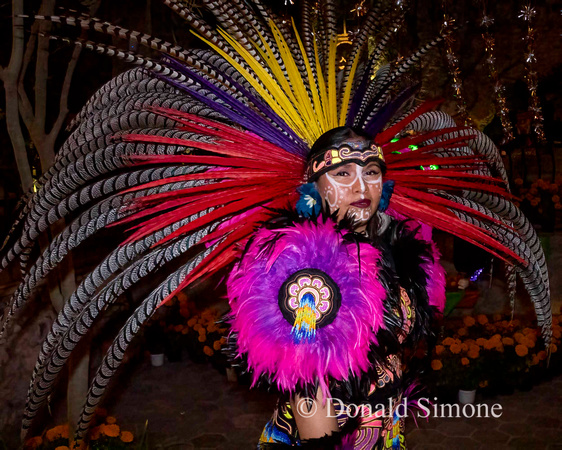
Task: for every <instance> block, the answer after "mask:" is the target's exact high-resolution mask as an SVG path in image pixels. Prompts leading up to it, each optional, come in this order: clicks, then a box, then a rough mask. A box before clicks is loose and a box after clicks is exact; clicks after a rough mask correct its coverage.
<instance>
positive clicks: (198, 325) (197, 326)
mask: <svg viewBox="0 0 562 450" xmlns="http://www.w3.org/2000/svg"><path fill="white" fill-rule="evenodd" d="M200 328H201V324H200V323H198V322H196V323H195V325H193V329H194V330H195V331H199V329H200Z"/></svg>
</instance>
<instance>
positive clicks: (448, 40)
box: [441, 0, 474, 127]
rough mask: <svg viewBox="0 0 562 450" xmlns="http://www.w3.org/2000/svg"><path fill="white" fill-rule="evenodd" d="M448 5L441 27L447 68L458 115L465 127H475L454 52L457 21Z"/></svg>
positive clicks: (444, 1)
mask: <svg viewBox="0 0 562 450" xmlns="http://www.w3.org/2000/svg"><path fill="white" fill-rule="evenodd" d="M447 3H448V2H447V0H443V2H442V6H443V11H444V13H443V24H442V26H441V35H442V36H443V37H444V39H445V51H446V60H447V67H448V69H449V74H450V75H451V78H452V83H451V85H452V87H453V92H454V94H453V95H454V97H455V98H456V100H457V114H458V116H459V117H460V119H461V122H462V123H463V124H464V125H467V126H471V127H473V126H474V123H473V121H472V119H471V118H470V116H469V115H468V111H467V107H466V101H465V99H464V96H463V85H462V79H461V70H460V68H459V59H458V58H457V56H456V54H455V51H454V50H453V45H454V43H455V38H454V36H453V31H454V30H455V28H456V27H455V19H453V18H452V17H451V16H449V15H448V14H447V9H448V8H447Z"/></svg>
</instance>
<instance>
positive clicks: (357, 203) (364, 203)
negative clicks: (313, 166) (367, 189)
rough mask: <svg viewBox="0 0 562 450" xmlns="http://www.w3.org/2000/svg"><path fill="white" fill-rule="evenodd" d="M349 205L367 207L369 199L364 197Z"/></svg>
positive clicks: (369, 202)
mask: <svg viewBox="0 0 562 450" xmlns="http://www.w3.org/2000/svg"><path fill="white" fill-rule="evenodd" d="M350 206H355V207H356V208H368V207H369V206H371V200H369V199H368V198H364V199H363V200H359V201H356V202H353V203H351V204H350Z"/></svg>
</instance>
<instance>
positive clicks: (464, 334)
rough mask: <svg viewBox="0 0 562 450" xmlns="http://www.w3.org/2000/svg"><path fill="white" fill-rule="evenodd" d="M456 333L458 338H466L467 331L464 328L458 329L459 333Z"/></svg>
mask: <svg viewBox="0 0 562 450" xmlns="http://www.w3.org/2000/svg"><path fill="white" fill-rule="evenodd" d="M457 333H458V334H459V336H466V335H467V334H468V330H467V329H466V328H459V331H457Z"/></svg>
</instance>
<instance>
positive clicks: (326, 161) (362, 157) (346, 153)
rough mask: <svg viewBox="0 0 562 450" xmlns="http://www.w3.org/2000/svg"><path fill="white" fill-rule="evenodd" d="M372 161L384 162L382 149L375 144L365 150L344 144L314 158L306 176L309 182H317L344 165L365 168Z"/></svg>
mask: <svg viewBox="0 0 562 450" xmlns="http://www.w3.org/2000/svg"><path fill="white" fill-rule="evenodd" d="M372 161H377V162H380V161H382V162H384V155H383V153H382V149H381V148H380V147H379V146H378V145H376V144H375V143H371V145H370V147H369V148H368V149H364V150H357V149H355V148H353V147H351V145H349V144H343V145H340V146H339V147H337V148H329V149H327V150H325V151H324V152H321V153H319V154H318V155H316V156H314V157H313V158H312V159H311V160H310V161H309V163H308V168H307V171H306V174H307V177H308V181H315V180H317V179H318V177H320V176H321V175H323V174H324V173H326V172H328V171H329V170H332V169H334V168H336V167H339V166H342V165H344V164H348V163H350V162H354V163H356V164H359V165H361V166H365V165H367V164H369V163H370V162H372Z"/></svg>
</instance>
